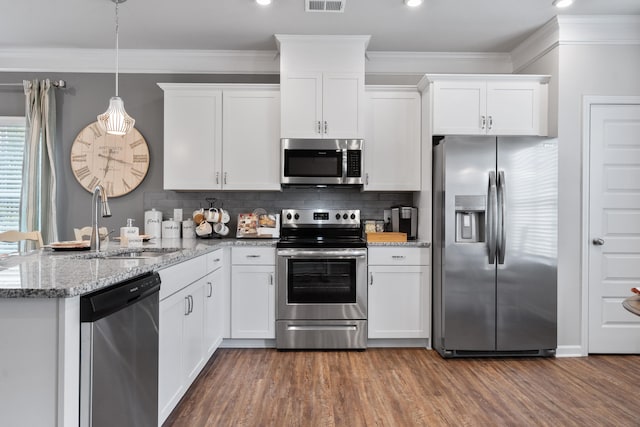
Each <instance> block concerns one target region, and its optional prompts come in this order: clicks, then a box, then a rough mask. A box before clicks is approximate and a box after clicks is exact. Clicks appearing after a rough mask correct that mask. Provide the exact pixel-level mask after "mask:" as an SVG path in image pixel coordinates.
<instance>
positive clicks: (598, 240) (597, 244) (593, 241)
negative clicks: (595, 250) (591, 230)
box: [592, 237, 604, 246]
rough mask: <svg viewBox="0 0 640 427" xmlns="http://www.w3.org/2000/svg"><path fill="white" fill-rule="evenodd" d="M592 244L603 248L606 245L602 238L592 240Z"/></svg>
mask: <svg viewBox="0 0 640 427" xmlns="http://www.w3.org/2000/svg"><path fill="white" fill-rule="evenodd" d="M592 243H593V244H594V245H596V246H602V245H604V239H603V238H601V237H598V238H595V239H593V240H592Z"/></svg>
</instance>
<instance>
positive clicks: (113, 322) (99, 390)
mask: <svg viewBox="0 0 640 427" xmlns="http://www.w3.org/2000/svg"><path fill="white" fill-rule="evenodd" d="M159 290H160V276H159V275H158V273H148V274H145V275H143V276H138V277H135V278H133V279H130V280H127V281H125V282H122V283H119V284H117V285H114V286H111V287H108V288H106V289H102V290H99V291H96V292H93V293H91V294H88V295H85V296H82V297H80V322H81V323H80V339H81V341H80V425H81V426H83V427H84V426H92V427H102V426H119V427H126V426H139V427H143V426H144V427H147V426H157V424H158V309H159Z"/></svg>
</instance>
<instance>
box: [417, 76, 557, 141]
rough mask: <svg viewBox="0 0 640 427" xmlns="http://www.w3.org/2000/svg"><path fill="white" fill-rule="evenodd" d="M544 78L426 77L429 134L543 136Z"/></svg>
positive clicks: (545, 82) (545, 79)
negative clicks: (429, 122)
mask: <svg viewBox="0 0 640 427" xmlns="http://www.w3.org/2000/svg"><path fill="white" fill-rule="evenodd" d="M548 80H549V77H548V76H531V75H516V74H513V75H511V74H509V75H449V74H448V75H431V74H430V75H427V76H425V77H424V78H423V80H422V81H421V82H420V83H419V86H420V87H422V88H424V89H425V90H426V91H427V93H428V94H430V96H431V97H432V98H431V99H432V103H431V106H432V114H431V120H432V123H431V130H432V134H433V135H546V134H547V114H548V113H547V110H548V105H547V102H548V95H547V93H548V84H547V82H548Z"/></svg>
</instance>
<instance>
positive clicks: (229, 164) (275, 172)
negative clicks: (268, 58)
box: [222, 90, 280, 191]
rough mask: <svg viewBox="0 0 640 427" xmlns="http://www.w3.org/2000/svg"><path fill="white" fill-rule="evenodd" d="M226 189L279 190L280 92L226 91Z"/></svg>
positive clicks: (223, 163)
mask: <svg viewBox="0 0 640 427" xmlns="http://www.w3.org/2000/svg"><path fill="white" fill-rule="evenodd" d="M223 98H224V99H223V114H222V116H223V119H222V123H223V126H222V129H223V135H222V140H223V144H224V147H223V150H222V157H223V160H222V168H223V175H222V183H223V188H224V189H225V190H278V191H279V190H280V91H279V90H230V91H225V92H224V94H223Z"/></svg>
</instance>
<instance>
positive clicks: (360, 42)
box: [276, 35, 369, 138]
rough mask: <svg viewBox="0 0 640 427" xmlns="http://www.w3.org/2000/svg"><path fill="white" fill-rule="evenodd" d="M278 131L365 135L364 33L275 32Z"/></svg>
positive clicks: (302, 135) (304, 135)
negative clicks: (278, 70)
mask: <svg viewBox="0 0 640 427" xmlns="http://www.w3.org/2000/svg"><path fill="white" fill-rule="evenodd" d="M276 40H277V41H278V44H279V48H280V89H281V96H282V106H281V136H282V137H283V138H362V137H363V136H364V106H363V104H364V98H365V95H364V53H365V50H366V46H367V43H368V41H369V36H285V35H276Z"/></svg>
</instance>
